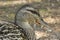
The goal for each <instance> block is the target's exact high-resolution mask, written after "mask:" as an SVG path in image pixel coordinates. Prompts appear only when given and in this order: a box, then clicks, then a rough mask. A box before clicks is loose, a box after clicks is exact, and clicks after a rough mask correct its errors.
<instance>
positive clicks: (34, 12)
mask: <svg viewBox="0 0 60 40" xmlns="http://www.w3.org/2000/svg"><path fill="white" fill-rule="evenodd" d="M27 11H30V12H32V13H33V14H36V15H38V16H40V14H39V13H38V12H36V11H34V10H29V9H27Z"/></svg>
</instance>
